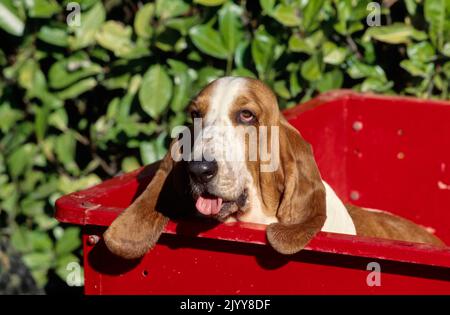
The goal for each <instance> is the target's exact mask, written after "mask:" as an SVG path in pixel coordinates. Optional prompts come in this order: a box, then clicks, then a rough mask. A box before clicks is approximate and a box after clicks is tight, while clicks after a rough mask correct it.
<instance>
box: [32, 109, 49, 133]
mask: <svg viewBox="0 0 450 315" xmlns="http://www.w3.org/2000/svg"><path fill="white" fill-rule="evenodd" d="M49 115H50V109H49V108H48V106H46V105H44V106H42V107H38V108H37V109H36V117H35V120H34V128H35V130H36V138H37V140H38V141H42V140H43V139H44V137H45V133H46V131H47V128H48V119H49Z"/></svg>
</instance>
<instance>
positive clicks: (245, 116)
mask: <svg viewBox="0 0 450 315" xmlns="http://www.w3.org/2000/svg"><path fill="white" fill-rule="evenodd" d="M238 118H239V121H240V122H241V123H244V124H251V123H253V122H254V121H255V120H256V117H255V114H253V113H252V112H251V111H249V110H247V109H244V110H241V111H240V112H239V116H238Z"/></svg>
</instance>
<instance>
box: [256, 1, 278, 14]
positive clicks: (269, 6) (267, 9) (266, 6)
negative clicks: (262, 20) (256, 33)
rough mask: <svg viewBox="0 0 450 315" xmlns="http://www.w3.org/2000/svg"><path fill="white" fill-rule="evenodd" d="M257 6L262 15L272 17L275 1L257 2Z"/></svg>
mask: <svg viewBox="0 0 450 315" xmlns="http://www.w3.org/2000/svg"><path fill="white" fill-rule="evenodd" d="M259 5H260V6H261V8H262V9H263V13H264V14H267V15H272V14H273V8H274V7H275V0H259Z"/></svg>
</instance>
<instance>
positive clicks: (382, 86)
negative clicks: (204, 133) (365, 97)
mask: <svg viewBox="0 0 450 315" xmlns="http://www.w3.org/2000/svg"><path fill="white" fill-rule="evenodd" d="M393 85H394V83H393V82H392V81H389V82H386V81H385V80H383V79H380V78H376V77H370V78H366V79H365V80H364V81H363V83H362V84H361V91H362V92H380V93H382V92H386V91H388V90H389V89H390V88H392V86H393Z"/></svg>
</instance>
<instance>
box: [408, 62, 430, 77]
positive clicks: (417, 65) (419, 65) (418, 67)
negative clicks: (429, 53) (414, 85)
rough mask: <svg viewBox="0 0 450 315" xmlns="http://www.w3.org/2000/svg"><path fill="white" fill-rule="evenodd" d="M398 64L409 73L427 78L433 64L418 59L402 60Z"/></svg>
mask: <svg viewBox="0 0 450 315" xmlns="http://www.w3.org/2000/svg"><path fill="white" fill-rule="evenodd" d="M400 66H401V67H402V68H403V69H405V70H406V71H408V72H409V73H410V74H411V75H413V76H417V77H422V78H427V77H429V76H430V75H431V73H432V72H433V68H434V66H433V64H425V63H423V62H421V61H419V60H408V59H406V60H402V61H401V62H400Z"/></svg>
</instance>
